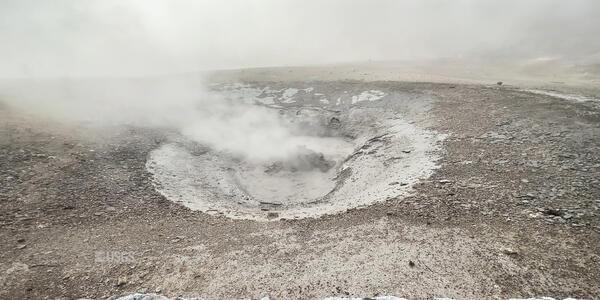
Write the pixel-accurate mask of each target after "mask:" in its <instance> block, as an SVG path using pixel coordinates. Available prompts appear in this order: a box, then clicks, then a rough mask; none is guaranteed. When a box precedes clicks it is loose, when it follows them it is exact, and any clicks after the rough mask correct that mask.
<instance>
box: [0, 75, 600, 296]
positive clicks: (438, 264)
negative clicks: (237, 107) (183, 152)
mask: <svg viewBox="0 0 600 300" xmlns="http://www.w3.org/2000/svg"><path fill="white" fill-rule="evenodd" d="M255 84H259V85H265V83H264V82H262V83H255ZM266 84H270V85H276V84H278V83H277V82H271V83H266ZM282 85H283V84H282ZM285 85H289V86H298V85H307V86H308V85H310V86H314V87H315V88H317V87H319V88H320V89H321V93H323V94H325V95H328V94H331V95H333V94H335V93H337V92H338V91H339V90H346V89H351V90H352V91H353V93H354V94H360V92H362V91H369V90H378V91H383V92H385V93H387V94H389V95H400V94H403V95H417V96H419V97H416V96H415V97H413V98H411V97H406V98H402V97H391V98H389V99H386V100H385V101H389V102H394V101H401V102H406V103H410V102H411V101H413V100H419V99H423V98H424V97H425V96H427V97H429V98H431V99H435V101H430V102H427V103H424V104H423V105H424V106H423V107H419V105H421V104H420V103H412V104H410V105H401V106H402V107H405V108H406V109H407V110H406V111H401V112H399V113H400V114H402V115H404V116H413V117H414V116H417V117H418V118H417V119H415V120H414V121H415V124H416V125H419V126H420V128H421V129H422V130H428V131H431V132H435V133H436V134H443V135H447V137H446V138H445V140H443V142H442V144H441V148H440V151H439V155H440V157H439V160H437V162H436V164H437V165H439V168H438V169H435V170H433V171H432V174H431V175H430V176H428V177H426V178H420V179H419V180H418V182H415V184H414V185H413V187H412V188H411V189H410V193H409V194H404V193H399V194H398V197H391V199H388V200H387V201H382V202H377V203H373V204H370V205H365V206H364V207H360V208H351V209H348V210H346V211H343V212H338V213H336V214H325V215H323V216H321V217H319V218H303V219H297V220H293V219H286V220H281V219H279V220H271V221H253V220H243V219H241V220H234V219H232V218H229V217H227V216H224V215H220V214H207V213H203V212H202V211H197V210H191V209H189V208H187V207H186V206H183V205H180V204H178V203H175V202H173V201H170V200H168V199H166V198H165V197H164V196H163V195H162V194H161V193H159V192H158V191H157V190H156V189H155V184H156V182H153V180H154V179H155V178H154V176H153V174H152V173H150V172H148V170H147V168H146V165H147V159H148V158H149V157H150V155H151V153H152V152H153V151H155V150H156V149H157V148H160V147H161V146H164V145H167V144H170V143H173V141H174V138H173V137H174V136H176V134H174V133H172V132H170V131H169V130H157V129H148V128H138V127H127V128H125V127H116V128H105V129H102V130H99V129H93V128H87V127H86V126H83V125H82V126H78V127H76V128H73V127H71V126H67V125H61V124H57V123H55V122H50V121H40V120H35V119H32V118H31V117H29V116H27V115H25V114H22V113H17V112H15V111H11V110H9V109H8V108H7V107H6V106H0V166H1V168H0V239H1V240H2V241H3V243H2V244H0V298H2V299H75V298H80V297H81V298H92V299H105V298H106V299H111V298H115V297H118V296H122V295H127V294H131V293H134V292H159V293H161V294H164V295H168V296H170V297H177V296H185V297H194V296H195V297H203V298H206V299H247V298H254V299H255V298H259V297H262V296H266V295H269V296H270V297H272V298H273V299H315V298H316V299H319V298H324V297H326V296H364V297H366V296H376V295H396V296H399V297H406V298H409V299H432V298H434V297H449V298H456V299H495V298H500V299H506V298H510V297H522V298H527V297H533V296H552V297H556V298H561V297H576V298H592V299H593V298H596V297H597V295H600V284H599V283H600V271H599V270H600V218H599V214H600V211H599V208H600V138H599V137H600V109H599V108H598V107H597V105H596V104H594V103H593V102H574V101H568V100H564V99H559V98H555V97H552V96H549V95H542V94H535V93H530V92H524V91H522V90H519V89H517V88H514V87H506V86H496V85H493V86H485V85H457V84H442V83H406V82H396V81H376V82H363V81H336V80H328V81H321V82H317V81H315V82H302V81H296V82H295V83H294V84H289V83H285ZM328 98H333V97H328ZM425 104H426V105H425ZM410 109H418V111H419V113H418V114H416V115H411V113H410ZM419 116H420V117H419ZM407 118H408V119H410V118H409V117H407ZM387 184H389V183H387ZM98 251H105V252H108V253H111V255H113V254H116V256H115V255H113V256H111V257H110V259H108V261H106V260H107V259H106V258H107V256H102V257H103V258H105V261H104V262H99V261H98ZM123 253H127V255H125V257H123V256H119V254H123Z"/></svg>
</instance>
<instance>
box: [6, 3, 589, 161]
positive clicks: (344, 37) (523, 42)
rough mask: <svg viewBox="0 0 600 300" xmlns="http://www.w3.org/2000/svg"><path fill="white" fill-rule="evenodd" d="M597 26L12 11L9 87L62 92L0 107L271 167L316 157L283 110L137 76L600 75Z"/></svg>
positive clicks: (359, 8) (186, 11) (523, 6)
mask: <svg viewBox="0 0 600 300" xmlns="http://www.w3.org/2000/svg"><path fill="white" fill-rule="evenodd" d="M599 14H600V2H599V1H595V0H588V1H586V0H571V1H560V0H528V1H523V0H504V1H481V0H454V1H443V0H430V1H422V0H415V1H396V0H390V1H385V0H381V1H367V0H365V1H349V0H326V1H296V0H286V1H281V0H262V1H259V0H256V1H248V0H230V1H191V0H190V1H181V0H172V1H166V0H165V1H157V0H118V1H117V0H97V1H78V0H56V1H34V0H2V1H0V41H1V43H2V46H0V66H1V67H0V78H20V79H27V80H30V79H52V80H50V81H45V82H44V83H40V82H39V81H36V82H35V84H34V83H33V82H32V83H23V82H19V84H18V85H12V86H10V85H9V86H8V87H6V86H5V88H4V89H3V90H0V97H2V98H0V100H1V101H3V102H6V103H8V104H9V105H10V106H13V107H15V108H18V109H22V110H25V111H28V112H31V113H36V114H38V115H39V116H43V117H51V118H55V119H57V120H61V121H69V120H72V121H90V120H95V121H96V122H99V123H102V124H107V123H113V124H114V123H117V124H120V123H123V124H135V125H140V126H171V127H175V128H177V129H179V130H180V131H181V132H182V133H183V134H186V135H188V136H189V137H191V138H193V139H195V140H197V141H199V142H202V143H208V144H210V145H211V146H213V147H215V148H217V149H219V150H223V151H230V152H234V153H235V154H238V155H240V156H244V157H259V158H261V159H270V158H273V157H275V156H277V155H278V154H277V151H268V150H266V149H277V148H280V149H281V148H282V147H281V145H287V146H286V147H283V148H284V149H290V150H289V152H293V149H295V148H297V147H299V146H306V145H305V144H304V142H301V141H303V139H302V136H299V135H298V134H297V130H296V129H295V128H292V127H290V125H289V124H287V123H286V122H285V121H284V120H281V119H280V117H279V116H278V114H277V112H276V111H274V110H269V109H266V108H262V107H255V106H237V105H231V104H230V103H229V102H227V101H225V100H224V99H216V98H215V96H214V95H209V93H207V91H206V89H204V88H203V85H202V84H201V81H200V80H196V81H190V80H189V79H186V80H179V81H171V80H157V79H153V80H151V83H148V82H145V81H136V80H133V79H131V78H132V77H138V78H139V77H147V76H156V75H165V74H197V73H198V72H200V71H204V70H213V69H227V68H245V67H263V66H296V65H320V64H336V63H351V62H365V61H394V60H424V59H436V58H465V57H466V58H470V57H477V58H480V59H484V60H489V61H494V60H495V59H499V58H502V59H506V58H515V59H521V58H540V57H542V58H548V57H549V58H552V59H561V60H569V61H585V62H588V63H589V62H594V63H597V62H598V60H599V59H600V39H599V38H598V37H599V36H600V18H598V15H599ZM117 78H130V79H127V80H124V79H123V80H118V79H117ZM181 78H183V77H181ZM84 79H85V80H84ZM224 134H227V135H228V136H229V139H228V140H227V142H223V139H222V138H221V135H224ZM259 152H260V153H261V155H257V153H259Z"/></svg>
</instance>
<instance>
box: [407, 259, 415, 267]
mask: <svg viewBox="0 0 600 300" xmlns="http://www.w3.org/2000/svg"><path fill="white" fill-rule="evenodd" d="M408 266H409V267H411V268H414V267H415V262H413V261H412V260H409V261H408Z"/></svg>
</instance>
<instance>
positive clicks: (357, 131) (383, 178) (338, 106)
mask: <svg viewBox="0 0 600 300" xmlns="http://www.w3.org/2000/svg"><path fill="white" fill-rule="evenodd" d="M213 92H214V93H215V94H217V96H218V97H219V98H223V99H224V101H233V102H235V101H239V102H241V103H244V104H246V105H248V104H249V105H258V106H263V107H265V108H268V109H270V110H274V111H276V112H277V113H278V114H279V116H280V118H282V120H283V122H286V123H290V124H294V125H296V126H295V128H297V129H296V131H297V132H296V133H295V136H294V141H295V144H294V145H293V147H297V149H295V150H296V151H293V152H292V153H291V154H289V155H281V156H279V157H277V159H270V160H266V161H265V160H261V161H258V162H256V161H253V160H248V159H244V158H239V157H236V156H235V155H233V154H231V153H227V152H226V151H219V150H215V149H211V147H210V145H203V144H201V143H198V142H195V141H193V140H191V139H187V138H186V137H185V135H182V136H181V137H180V138H178V139H176V140H175V141H173V142H170V143H165V144H163V145H161V146H160V147H159V148H158V149H156V150H154V151H152V153H151V154H150V155H149V157H148V161H147V168H148V170H149V171H150V172H151V173H152V174H153V177H154V182H155V186H156V188H157V190H158V191H160V193H162V194H163V195H164V196H165V197H166V198H168V199H170V200H172V201H175V202H177V203H181V204H183V205H185V206H187V207H189V208H191V209H194V210H200V211H203V212H206V213H212V214H223V215H225V216H228V217H230V218H234V219H256V220H268V219H270V220H276V219H280V218H287V219H291V218H304V217H318V216H320V215H323V214H331V213H337V212H341V211H345V210H347V209H348V208H354V207H360V206H365V205H368V204H371V203H373V202H378V201H385V200H386V199H390V198H392V197H398V196H399V195H403V194H406V193H407V191H408V190H410V189H411V187H412V185H413V184H415V183H416V182H417V181H418V180H419V179H423V178H426V177H428V176H429V175H430V174H431V173H432V171H433V170H434V169H435V168H436V167H437V166H436V160H437V159H438V154H437V153H438V152H439V151H440V146H439V142H440V141H441V140H442V139H443V137H444V136H443V135H441V134H438V133H436V132H434V131H431V130H427V128H426V126H425V125H426V124H424V122H421V123H418V122H417V121H418V120H422V119H424V118H425V117H426V114H427V108H428V105H429V104H431V103H432V102H433V101H435V99H434V97H432V96H429V95H426V94H422V93H421V94H410V93H406V92H396V91H393V90H392V91H380V90H364V91H361V90H358V91H356V90H353V88H352V86H351V85H347V86H345V87H344V86H342V87H339V86H338V87H336V89H334V90H331V89H330V88H328V86H327V85H326V84H321V85H318V84H317V85H311V86H306V84H304V85H302V84H295V85H294V84H290V85H277V84H271V85H265V84H261V85H258V84H220V85H214V86H213ZM227 138H228V137H227V136H223V139H227ZM281 151H282V152H283V151H284V150H283V149H282V150H281Z"/></svg>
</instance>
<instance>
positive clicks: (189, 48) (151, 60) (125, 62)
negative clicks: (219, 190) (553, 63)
mask: <svg viewBox="0 0 600 300" xmlns="http://www.w3.org/2000/svg"><path fill="white" fill-rule="evenodd" d="M599 13H600V2H598V1H595V0H570V1H562V0H525V1H522V0H503V1H481V0H453V1H445V0H426V1H422V0H412V1H397V0H389V1H387V0H379V1H368V0H364V1H352V0H325V1H298V0H286V1H279V0H254V1H245V0H228V1H181V0H174V1H166V0H164V1H157V0H122V1H120V0H119V1H117V0H102V1H100V0H96V1H77V0H56V1H35V0H2V1H0V40H1V41H2V47H0V65H1V66H2V68H0V77H56V76H59V77H61V76H62V77H64V76H69V77H79V76H131V75H138V76H143V75H148V74H163V73H177V72H195V71H198V70H205V69H220V68H241V67H250V66H276V65H305V64H324V63H339V62H354V61H367V60H397V59H423V58H436V57H465V56H474V55H476V56H489V57H498V56H511V57H542V56H543V57H586V56H590V55H594V54H596V55H597V54H598V53H599V51H600V39H598V36H600V18H598V14H599Z"/></svg>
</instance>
